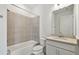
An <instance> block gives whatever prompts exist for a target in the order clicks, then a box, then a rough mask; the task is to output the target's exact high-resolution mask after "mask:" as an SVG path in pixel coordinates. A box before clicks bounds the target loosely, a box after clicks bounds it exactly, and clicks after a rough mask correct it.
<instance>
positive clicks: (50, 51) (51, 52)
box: [46, 44, 57, 55]
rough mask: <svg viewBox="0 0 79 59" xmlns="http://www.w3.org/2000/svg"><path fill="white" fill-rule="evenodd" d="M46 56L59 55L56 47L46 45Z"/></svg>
mask: <svg viewBox="0 0 79 59" xmlns="http://www.w3.org/2000/svg"><path fill="white" fill-rule="evenodd" d="M46 54H47V55H56V54H57V51H56V47H54V46H51V45H49V44H47V45H46Z"/></svg>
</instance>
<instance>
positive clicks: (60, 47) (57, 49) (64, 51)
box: [46, 40, 76, 55]
mask: <svg viewBox="0 0 79 59" xmlns="http://www.w3.org/2000/svg"><path fill="white" fill-rule="evenodd" d="M75 48H76V45H70V44H65V43H61V42H55V41H51V40H47V41H46V54H47V55H75V54H76V53H75Z"/></svg>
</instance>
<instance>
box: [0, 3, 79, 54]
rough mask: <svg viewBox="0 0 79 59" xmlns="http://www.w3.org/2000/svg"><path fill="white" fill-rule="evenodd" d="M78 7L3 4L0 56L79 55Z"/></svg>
mask: <svg viewBox="0 0 79 59" xmlns="http://www.w3.org/2000/svg"><path fill="white" fill-rule="evenodd" d="M78 8H79V5H78V4H0V27H1V29H0V35H1V37H0V39H1V40H0V47H1V49H0V55H78V54H79V41H78V39H79V27H78V25H79V20H78V18H79V17H78V15H79V11H78Z"/></svg>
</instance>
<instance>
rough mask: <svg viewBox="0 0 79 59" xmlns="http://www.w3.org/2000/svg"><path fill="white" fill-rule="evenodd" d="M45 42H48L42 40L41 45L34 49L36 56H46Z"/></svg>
mask: <svg viewBox="0 0 79 59" xmlns="http://www.w3.org/2000/svg"><path fill="white" fill-rule="evenodd" d="M45 41H46V39H44V38H41V39H40V44H39V45H36V46H34V47H33V51H32V53H33V54H34V55H44V47H45Z"/></svg>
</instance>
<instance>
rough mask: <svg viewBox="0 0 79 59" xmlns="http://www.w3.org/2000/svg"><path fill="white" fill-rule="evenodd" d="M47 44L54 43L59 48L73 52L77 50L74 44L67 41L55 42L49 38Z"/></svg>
mask: <svg viewBox="0 0 79 59" xmlns="http://www.w3.org/2000/svg"><path fill="white" fill-rule="evenodd" d="M46 43H47V44H50V45H53V46H55V47H58V48H63V49H66V50H69V51H72V52H75V47H76V46H74V45H70V44H66V43H61V42H55V41H51V40H47V41H46Z"/></svg>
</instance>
